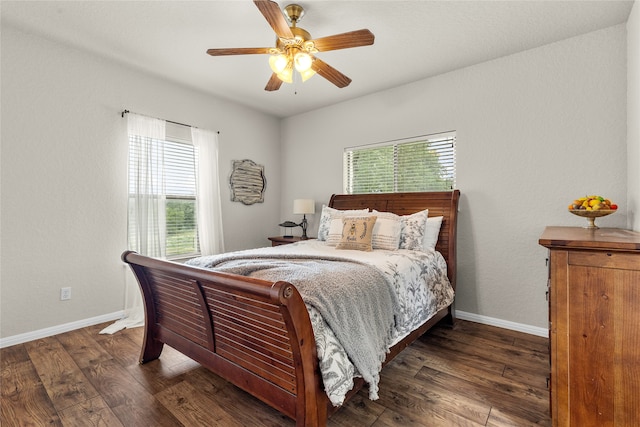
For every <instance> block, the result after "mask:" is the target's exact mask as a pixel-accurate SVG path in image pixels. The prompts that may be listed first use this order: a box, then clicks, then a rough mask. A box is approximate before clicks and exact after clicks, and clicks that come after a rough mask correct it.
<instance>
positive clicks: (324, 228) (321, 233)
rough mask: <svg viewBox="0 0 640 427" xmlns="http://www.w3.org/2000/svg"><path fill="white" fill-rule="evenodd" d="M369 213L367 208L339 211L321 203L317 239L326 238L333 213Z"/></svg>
mask: <svg viewBox="0 0 640 427" xmlns="http://www.w3.org/2000/svg"><path fill="white" fill-rule="evenodd" d="M365 213H369V209H352V210H346V211H341V210H338V209H334V208H330V207H329V206H327V205H322V214H321V215H320V225H318V240H327V237H328V235H329V226H330V223H331V217H332V216H333V215H361V214H365Z"/></svg>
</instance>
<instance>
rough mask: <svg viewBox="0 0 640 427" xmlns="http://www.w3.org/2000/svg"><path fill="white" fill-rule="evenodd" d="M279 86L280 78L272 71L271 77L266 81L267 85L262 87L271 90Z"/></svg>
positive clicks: (280, 84)
mask: <svg viewBox="0 0 640 427" xmlns="http://www.w3.org/2000/svg"><path fill="white" fill-rule="evenodd" d="M280 86H282V80H280V79H279V78H278V75H277V74H276V73H273V74H271V78H270V79H269V81H268V82H267V85H266V86H265V87H264V90H266V91H269V92H272V91H274V90H278V89H280Z"/></svg>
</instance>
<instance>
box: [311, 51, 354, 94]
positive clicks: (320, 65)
mask: <svg viewBox="0 0 640 427" xmlns="http://www.w3.org/2000/svg"><path fill="white" fill-rule="evenodd" d="M311 69H312V70H313V71H315V72H316V73H318V74H320V75H321V76H322V77H324V78H325V79H327V80H329V81H330V82H331V83H333V84H334V85H336V86H338V87H340V88H342V87H347V86H349V83H351V79H350V78H349V77H347V76H345V75H344V74H342V73H341V72H340V71H338V70H336V69H335V68H333V67H332V66H331V65H329V64H327V63H326V62H324V61H323V60H321V59H318V58H314V59H313V62H312V63H311Z"/></svg>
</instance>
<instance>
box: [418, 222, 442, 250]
mask: <svg viewBox="0 0 640 427" xmlns="http://www.w3.org/2000/svg"><path fill="white" fill-rule="evenodd" d="M441 226H442V217H441V216H433V217H430V218H427V223H426V225H425V227H424V239H423V240H422V248H423V249H424V250H425V251H426V250H429V249H431V250H435V249H436V243H437V242H438V236H439V235H440V227H441Z"/></svg>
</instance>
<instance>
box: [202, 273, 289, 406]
mask: <svg viewBox="0 0 640 427" xmlns="http://www.w3.org/2000/svg"><path fill="white" fill-rule="evenodd" d="M202 289H203V291H204V293H205V295H206V300H207V303H208V304H209V309H210V312H211V316H212V320H213V325H214V328H213V331H214V341H215V346H216V353H217V354H219V355H220V356H222V357H224V358H226V359H228V360H229V361H232V362H234V363H237V364H238V365H240V366H242V367H244V368H246V369H248V370H251V371H252V372H256V373H258V374H259V375H261V376H262V377H263V378H265V379H266V380H268V381H270V382H272V383H274V384H276V385H277V386H279V387H282V388H283V389H285V390H287V391H289V392H291V393H294V394H295V393H296V391H297V390H296V382H295V369H294V360H293V353H292V352H291V343H290V339H289V335H288V333H287V328H286V324H285V321H284V318H283V317H282V314H281V313H280V311H279V310H277V308H276V307H275V306H274V305H273V304H272V303H271V304H269V303H268V302H267V301H260V300H257V299H256V298H253V299H249V298H246V297H245V296H243V295H241V294H237V293H232V292H228V291H227V290H224V289H220V288H219V287H216V286H211V285H209V284H203V286H202Z"/></svg>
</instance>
